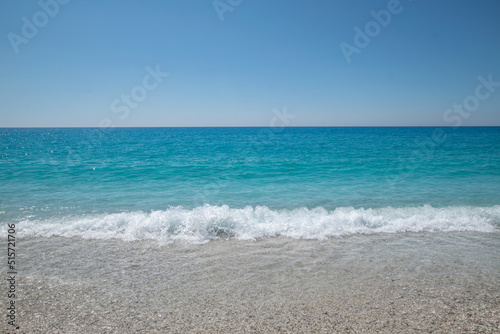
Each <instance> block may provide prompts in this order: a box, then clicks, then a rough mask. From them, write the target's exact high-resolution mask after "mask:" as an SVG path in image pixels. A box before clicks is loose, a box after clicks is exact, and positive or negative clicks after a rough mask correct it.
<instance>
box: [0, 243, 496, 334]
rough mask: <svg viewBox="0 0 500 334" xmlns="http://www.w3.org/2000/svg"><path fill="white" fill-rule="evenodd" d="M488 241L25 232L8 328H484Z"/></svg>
mask: <svg viewBox="0 0 500 334" xmlns="http://www.w3.org/2000/svg"><path fill="white" fill-rule="evenodd" d="M499 243H500V239H499V237H498V235H497V234H496V233H493V234H489V235H486V237H485V235H484V234H479V233H478V234H477V235H475V234H470V233H468V234H461V233H454V234H413V235H412V234H408V235H377V236H352V237H347V238H334V239H329V240H324V241H305V240H293V239H289V238H272V239H266V240H260V241H252V242H242V241H235V240H220V241H215V242H210V243H208V244H205V245H189V244H181V243H179V244H171V245H164V246H159V245H158V244H157V243H154V242H148V241H141V242H123V241H116V240H106V241H102V240H84V239H80V238H59V237H51V238H32V239H28V240H25V241H23V243H21V246H20V248H21V249H23V252H22V256H21V262H20V263H21V266H22V267H23V268H24V269H23V270H22V271H21V272H20V275H19V279H18V284H19V298H18V323H19V325H20V330H19V331H18V333H376V332H380V333H415V332H417V333H418V332H422V333H427V332H434V333H495V332H500V284H499V283H500V275H499V272H500V265H499V262H500V259H499V255H498V252H496V250H497V249H498V246H499ZM458 250H459V251H458ZM4 325H5V323H4Z"/></svg>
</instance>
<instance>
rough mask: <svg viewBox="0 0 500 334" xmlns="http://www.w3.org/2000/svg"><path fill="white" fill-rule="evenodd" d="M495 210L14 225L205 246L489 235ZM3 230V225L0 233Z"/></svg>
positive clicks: (497, 217)
mask: <svg viewBox="0 0 500 334" xmlns="http://www.w3.org/2000/svg"><path fill="white" fill-rule="evenodd" d="M499 227H500V206H492V207H466V206H455V207H441V208H436V207H431V206H429V205H425V206H420V207H401V208H394V207H385V208H368V209H364V208H352V207H342V208H337V209H335V210H326V209H324V208H322V207H317V208H313V209H308V208H305V207H304V208H296V209H291V210H290V209H280V210H275V209H270V208H268V207H266V206H257V207H251V206H247V207H245V208H230V207H228V206H226V205H223V206H212V205H204V206H200V207H196V208H194V209H185V208H183V207H180V206H179V207H171V208H168V209H166V210H158V211H151V212H144V211H133V212H121V213H111V214H87V215H79V216H73V215H71V216H53V217H49V218H44V219H40V218H26V219H21V220H19V221H18V222H17V228H18V231H19V235H20V236H43V237H50V236H63V237H75V236H76V237H82V238H89V239H110V238H118V239H122V240H125V241H133V240H143V239H152V240H158V241H159V242H161V243H170V242H173V241H176V240H183V241H187V242H191V243H205V242H208V241H210V240H215V239H228V238H233V239H240V240H255V239H260V238H266V237H275V236H285V237H290V238H303V239H319V240H322V239H326V238H329V237H339V236H347V235H352V234H372V233H404V232H453V231H477V232H495V231H496V230H498V228H499ZM5 228H6V224H3V226H2V229H5Z"/></svg>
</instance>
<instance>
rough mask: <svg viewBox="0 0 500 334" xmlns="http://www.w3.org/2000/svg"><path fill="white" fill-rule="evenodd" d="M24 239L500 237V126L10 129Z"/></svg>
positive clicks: (5, 150)
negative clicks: (455, 234) (453, 234)
mask: <svg viewBox="0 0 500 334" xmlns="http://www.w3.org/2000/svg"><path fill="white" fill-rule="evenodd" d="M0 221H1V222H2V224H1V227H0V228H1V229H2V230H3V232H5V233H4V234H5V235H6V231H7V227H6V224H5V223H7V222H9V223H12V222H14V223H16V226H17V233H18V235H19V236H20V237H51V236H61V237H81V238H87V239H115V238H116V239H121V240H125V241H136V240H154V241H158V242H160V243H162V244H170V243H172V242H174V241H183V242H187V243H192V244H200V243H201V244H203V243H207V242H210V241H212V240H217V239H218V240H232V241H237V240H260V239H265V238H272V237H285V238H291V239H318V240H326V239H329V238H332V237H341V236H351V235H360V234H381V233H392V234H397V235H401V234H406V233H427V232H434V233H448V232H465V233H477V232H480V233H497V232H498V229H499V227H500V128H498V127H477V128H476V127H474V128H467V127H462V128H426V127H424V128H114V129H95V128H70V129H62V128H53V129H52V128H51V129H49V128H43V129H22V128H16V129H0Z"/></svg>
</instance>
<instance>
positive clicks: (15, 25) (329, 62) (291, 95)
mask: <svg viewBox="0 0 500 334" xmlns="http://www.w3.org/2000/svg"><path fill="white" fill-rule="evenodd" d="M54 1H56V0H41V3H42V4H43V3H46V4H47V5H46V6H45V7H46V9H45V11H44V10H43V9H42V7H41V5H40V4H39V3H38V2H37V1H19V0H3V1H2V2H1V4H0V35H1V42H0V127H14V126H26V127H31V126H39V127H51V126H82V127H97V126H99V124H100V123H101V122H103V120H105V121H104V124H105V123H106V122H107V123H108V124H111V125H113V126H119V127H122V126H123V127H126V126H267V125H269V122H270V120H271V119H272V118H273V117H274V114H273V109H278V110H282V109H283V108H284V107H285V106H286V108H287V111H288V113H289V114H293V115H295V118H293V119H291V121H290V123H289V125H292V126H293V125H295V126H371V125H373V126H379V125H438V126H445V125H455V124H456V123H455V121H456V120H457V118H459V119H460V123H461V125H471V126H473V125H500V84H497V86H496V87H495V86H493V87H490V90H492V91H488V90H487V88H486V87H482V88H481V87H479V94H480V96H481V99H478V98H475V97H474V96H475V94H476V88H477V87H478V85H480V84H481V82H480V81H479V80H478V77H479V76H483V77H484V79H485V80H488V75H492V80H493V81H494V82H500V1H498V0H483V1H477V0H446V1H431V0H413V1H410V0H401V1H400V2H399V5H397V4H396V3H394V2H393V1H394V0H391V1H387V0H382V1H379V0H371V1H349V0H343V1H336V0H317V1H310V0H243V1H241V2H240V3H238V2H239V0H219V2H218V8H219V13H218V12H217V10H216V8H215V7H214V3H213V0H142V1H123V0H122V1H119V0H111V1H97V0H71V1H69V2H68V3H66V4H59V3H58V4H59V5H58V6H59V8H56V7H55V6H54ZM60 1H61V2H66V1H67V0H65V1H63V0H60ZM230 3H232V5H230ZM396 5H397V6H396ZM224 6H226V7H224ZM227 6H229V7H227ZM388 6H389V7H391V6H392V7H391V8H392V9H393V10H394V12H397V13H391V12H389V13H390V14H391V20H390V22H389V23H388V24H385V27H384V26H382V25H380V24H379V23H376V24H375V25H374V24H373V23H372V24H371V25H370V24H369V23H370V22H371V21H374V20H375V18H374V17H373V16H372V14H370V12H371V11H372V10H374V11H375V12H379V11H380V10H387V8H388ZM228 8H229V9H231V10H228ZM224 10H225V11H224ZM47 13H48V14H47ZM49 14H51V15H49ZM219 14H220V15H219ZM52 16H53V17H52ZM23 17H24V18H25V19H24V20H23ZM221 17H222V18H223V20H221ZM385 19H386V20H387V17H385ZM374 22H375V21H374ZM35 23H36V24H37V25H38V27H37V26H36V25H35ZM367 24H368V26H369V27H371V29H374V30H372V31H371V32H370V34H371V35H373V37H369V38H370V40H371V41H370V43H369V45H367V46H365V45H362V44H359V43H358V46H359V45H362V46H363V47H358V49H357V50H358V53H352V54H350V57H349V58H350V63H348V62H347V60H346V57H345V55H344V53H343V51H342V49H341V47H340V45H341V43H346V44H349V45H351V46H353V47H356V44H355V41H354V39H355V34H356V32H355V30H354V28H355V27H359V28H360V29H361V30H362V31H365V28H366V25H367ZM377 24H378V27H379V28H380V29H379V31H377ZM30 26H31V28H32V27H35V28H36V29H37V31H36V32H34V31H33V30H32V29H31V30H30ZM358 42H359V41H358ZM361 42H365V41H361ZM346 44H344V45H346ZM16 51H17V52H16ZM157 65H158V66H159V69H160V71H161V72H168V73H169V75H168V76H165V77H159V80H158V81H155V79H154V78H152V77H148V70H147V69H146V68H147V67H148V66H149V68H150V69H151V70H152V71H155V69H156V67H157ZM144 80H146V81H145V83H144ZM160 81H161V82H160ZM146 86H147V89H146V88H145V87H146ZM132 92H133V93H134V94H135V95H134V96H135V97H129V100H128V102H127V101H126V100H124V99H126V96H127V95H128V96H131V93H132ZM144 93H146V95H144ZM141 94H142V95H141ZM124 96H125V97H124ZM471 96H472V98H471ZM467 98H469V99H468V100H467ZM134 99H135V100H134ZM466 100H467V103H470V106H469V108H470V109H473V111H472V112H470V113H469V112H468V113H467V115H468V117H467V118H466V117H465V116H463V115H465V114H463V113H462V114H460V113H458V112H457V111H451V112H449V113H448V114H447V117H448V120H447V121H445V120H444V119H443V115H444V114H445V112H446V110H447V109H448V108H452V107H453V105H454V104H463V103H464V101H466ZM475 103H476V105H475ZM471 106H472V107H471ZM452 119H454V120H455V121H451V120H452Z"/></svg>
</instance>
